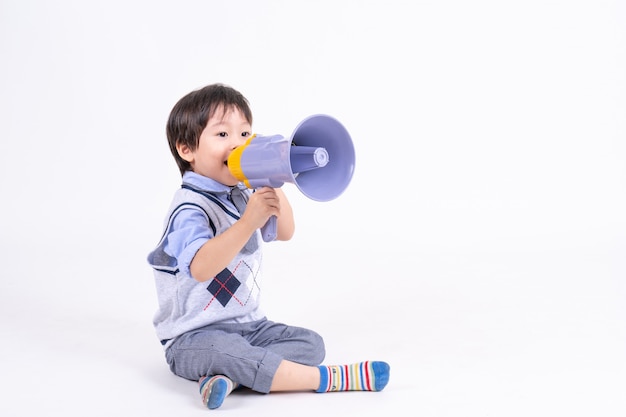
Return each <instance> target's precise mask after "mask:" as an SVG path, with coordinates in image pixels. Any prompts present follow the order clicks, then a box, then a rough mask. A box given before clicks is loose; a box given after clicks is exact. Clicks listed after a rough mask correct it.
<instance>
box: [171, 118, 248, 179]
mask: <svg viewBox="0 0 626 417" xmlns="http://www.w3.org/2000/svg"><path fill="white" fill-rule="evenodd" d="M251 130H252V126H250V123H248V122H247V121H246V118H245V116H244V115H243V114H242V113H241V112H240V111H239V109H237V108H236V107H229V108H226V109H225V108H223V107H222V108H220V109H217V111H216V112H215V114H214V115H213V117H211V118H210V119H209V122H208V123H207V125H206V127H205V128H204V130H203V131H202V134H201V135H200V141H199V143H198V147H197V149H195V150H193V151H192V150H191V149H190V148H189V147H187V146H185V145H177V146H176V148H177V149H178V154H179V155H180V156H181V158H183V159H184V160H186V161H187V162H189V163H190V164H191V168H192V169H193V172H195V173H196V174H200V175H203V176H205V177H209V178H212V179H214V180H215V181H218V182H220V183H222V184H224V185H228V186H233V185H236V184H237V183H238V182H239V181H238V180H237V178H235V177H233V176H232V174H231V173H230V171H229V170H228V166H227V165H226V161H227V160H228V155H230V153H231V152H232V151H233V149H235V148H236V147H237V146H241V145H243V144H244V143H245V142H246V140H247V139H248V138H249V137H250V136H251V135H252V133H251Z"/></svg>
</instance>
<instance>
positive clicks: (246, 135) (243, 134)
mask: <svg viewBox="0 0 626 417" xmlns="http://www.w3.org/2000/svg"><path fill="white" fill-rule="evenodd" d="M241 136H242V137H244V138H247V137H248V136H250V132H243V133H242V134H241Z"/></svg>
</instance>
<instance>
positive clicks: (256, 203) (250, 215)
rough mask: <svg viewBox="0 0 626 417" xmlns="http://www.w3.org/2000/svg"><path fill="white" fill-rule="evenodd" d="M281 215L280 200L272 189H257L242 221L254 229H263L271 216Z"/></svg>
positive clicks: (251, 197) (249, 201)
mask: <svg viewBox="0 0 626 417" xmlns="http://www.w3.org/2000/svg"><path fill="white" fill-rule="evenodd" d="M279 214H280V199H279V197H278V195H277V194H276V190H274V189H273V188H270V187H261V188H257V189H256V190H255V192H254V193H252V195H251V196H250V199H249V200H248V204H247V205H246V210H245V211H244V213H243V215H242V216H241V220H243V221H245V222H247V223H249V224H250V226H251V227H253V228H254V229H258V228H261V227H263V226H264V225H265V223H267V220H268V219H269V218H270V217H271V216H278V215H279Z"/></svg>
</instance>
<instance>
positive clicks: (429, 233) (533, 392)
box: [0, 0, 626, 417]
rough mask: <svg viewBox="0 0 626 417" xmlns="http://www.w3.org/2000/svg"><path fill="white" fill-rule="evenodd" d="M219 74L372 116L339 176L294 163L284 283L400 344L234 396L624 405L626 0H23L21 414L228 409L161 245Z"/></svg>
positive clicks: (346, 119)
mask: <svg viewBox="0 0 626 417" xmlns="http://www.w3.org/2000/svg"><path fill="white" fill-rule="evenodd" d="M213 82H223V83H226V84H229V85H232V86H233V87H235V88H237V89H238V90H240V91H241V92H242V93H243V94H244V95H245V96H246V97H247V98H248V99H249V101H250V103H251V106H252V110H253V113H254V117H255V124H254V129H255V131H257V132H259V133H264V134H276V133H279V134H283V135H290V134H291V131H292V129H293V128H294V127H295V126H296V125H297V124H298V122H299V121H300V120H302V119H303V118H305V117H306V116H308V115H311V114H314V113H326V114H330V115H332V116H334V117H336V118H337V119H339V120H340V121H341V122H342V123H343V124H344V125H345V126H346V128H347V129H348V130H349V132H350V133H351V135H352V138H353V140H354V143H355V148H356V155H357V158H356V171H355V175H354V178H353V180H352V182H351V184H350V186H349V187H348V189H347V190H346V191H345V192H344V194H342V195H341V196H340V197H339V198H337V199H336V200H333V201H331V202H327V203H320V202H315V201H312V200H308V199H307V198H306V197H304V196H303V195H302V194H300V193H299V191H298V190H297V188H296V187H295V186H293V185H292V184H287V185H285V186H284V189H285V190H286V192H287V193H288V195H289V196H290V198H291V201H292V204H293V205H294V207H295V210H296V217H297V224H298V225H297V233H296V236H295V237H294V239H293V240H292V241H290V242H281V243H273V244H268V245H267V246H266V256H265V261H266V275H265V281H264V282H265V284H264V287H263V294H264V303H265V304H264V305H265V310H266V312H267V313H268V315H269V317H270V318H271V319H274V320H277V321H284V322H287V323H290V324H295V325H302V326H307V327H311V328H313V329H315V330H317V331H319V332H320V333H321V334H322V335H323V336H324V337H325V339H326V342H327V349H328V354H327V358H326V363H328V364H332V363H350V362H355V361H360V360H366V359H377V360H386V361H388V362H389V363H390V364H391V367H392V369H391V380H390V383H389V385H388V387H387V388H386V389H385V390H384V391H383V392H381V393H349V394H328V395H315V394H310V393H300V394H271V395H268V396H262V395H256V394H245V393H244V394H238V395H232V396H231V397H229V398H228V399H227V400H226V402H225V403H224V406H223V407H222V408H221V409H220V410H219V412H229V413H231V415H232V414H235V415H244V414H247V415H250V414H252V413H254V415H257V416H263V415H276V414H277V412H279V413H280V412H285V413H289V414H293V413H297V415H321V414H324V415H340V414H341V413H350V414H349V415H359V414H366V413H371V414H372V415H415V416H464V417H467V416H555V415H561V416H564V415H569V416H572V415H575V416H589V415H598V416H624V415H625V414H626V400H625V399H624V392H626V307H625V299H626V298H625V297H626V280H625V279H626V261H625V255H626V221H625V220H626V219H625V216H624V213H626V191H625V190H626V170H625V165H626V164H625V162H626V6H625V4H624V2H620V1H605V0H587V1H575V0H574V1H572V0H562V1H556V0H555V1H535V0H525V1H495V0H494V1H487V0H478V1H462V0H457V1H400V0H391V1H384V2H383V1H327V0H324V1H286V0H285V1H278V0H271V1H252V0H250V1H245V0H239V1H200V0H197V1H189V0H182V1H155V0H152V1H147V0H146V1H132V0H127V1H118V0H107V1H89V2H87V1H79V0H76V1H69V0H60V1H37V0H2V1H1V2H0V122H1V124H0V128H1V130H0V132H1V133H0V137H1V144H2V149H1V152H0V193H1V195H2V203H1V204H0V216H1V219H2V224H3V225H2V231H1V232H0V260H1V261H2V267H1V269H0V271H1V272H0V274H1V275H0V277H1V281H0V333H1V337H2V339H1V343H0V380H1V381H2V387H1V390H0V392H1V393H2V394H1V398H2V399H1V400H0V414H2V415H4V416H22V415H23V416H26V415H29V416H31V415H45V416H66V415H68V414H72V415H73V414H80V415H90V416H111V415H128V416H130V415H133V416H143V415H145V416H153V417H156V416H165V415H174V413H176V415H184V416H186V415H202V413H206V412H208V411H207V410H206V409H203V408H202V406H201V404H200V399H199V396H198V394H197V386H196V384H195V383H192V382H189V381H185V380H182V379H180V378H178V377H175V376H173V375H172V374H171V373H170V372H169V369H168V368H167V365H166V364H165V361H164V359H163V353H162V351H161V347H160V345H159V344H158V341H157V340H156V337H155V335H154V332H153V330H152V326H151V318H152V314H153V312H154V309H155V306H156V302H155V294H154V289H153V283H152V273H151V270H150V269H149V267H148V265H147V263H146V261H145V256H146V254H147V253H148V252H149V251H150V250H151V249H152V247H153V246H154V245H155V244H156V243H157V241H158V239H159V237H160V233H161V224H162V220H163V216H164V215H165V210H166V209H167V206H168V204H169V201H170V198H171V196H172V193H173V192H174V190H175V189H176V188H177V187H178V186H179V183H180V176H179V174H178V171H177V168H176V165H175V163H174V161H173V159H172V157H171V155H170V154H169V150H168V148H167V143H166V139H165V133H164V129H165V128H164V126H165V122H166V119H167V116H168V114H169V111H170V110H171V108H172V106H173V105H174V103H175V102H176V101H177V100H178V99H179V98H180V97H182V96H183V95H185V94H187V93H188V92H190V91H191V90H193V89H196V88H199V87H202V86H204V85H206V84H210V83H213Z"/></svg>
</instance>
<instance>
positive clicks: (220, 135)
mask: <svg viewBox="0 0 626 417" xmlns="http://www.w3.org/2000/svg"><path fill="white" fill-rule="evenodd" d="M217 136H219V137H220V138H225V137H226V136H228V133H226V132H220V133H218V134H217Z"/></svg>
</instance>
